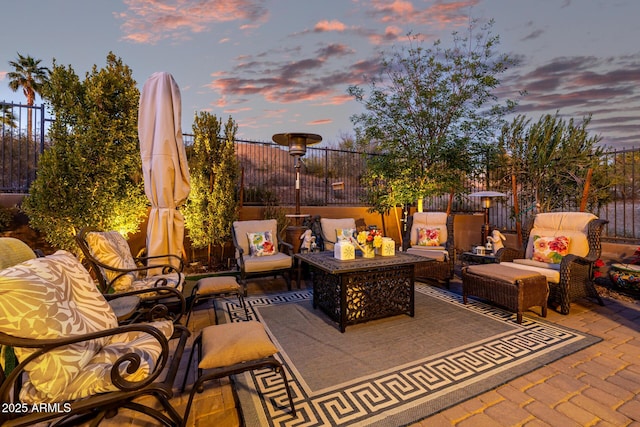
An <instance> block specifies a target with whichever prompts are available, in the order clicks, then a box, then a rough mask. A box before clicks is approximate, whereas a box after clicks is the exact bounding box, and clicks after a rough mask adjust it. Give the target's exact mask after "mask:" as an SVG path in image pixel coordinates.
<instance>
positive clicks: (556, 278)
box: [500, 260, 560, 283]
mask: <svg viewBox="0 0 640 427" xmlns="http://www.w3.org/2000/svg"><path fill="white" fill-rule="evenodd" d="M500 265H504V266H505V267H512V268H519V269H520V270H526V271H530V272H534V273H538V274H542V275H543V276H545V277H546V278H547V282H549V283H560V271H559V270H554V269H552V268H545V267H537V266H534V265H530V264H524V263H516V262H515V260H514V262H501V263H500Z"/></svg>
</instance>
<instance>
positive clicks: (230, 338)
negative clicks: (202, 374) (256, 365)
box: [198, 320, 278, 369]
mask: <svg viewBox="0 0 640 427" xmlns="http://www.w3.org/2000/svg"><path fill="white" fill-rule="evenodd" d="M277 352H278V349H277V348H276V346H275V345H273V343H272V342H271V340H270V339H269V336H268V335H267V333H266V332H265V330H264V327H263V326H262V324H261V323H260V322H256V321H254V320H252V321H249V322H238V323H225V324H223V325H212V326H207V327H206V328H204V329H203V330H202V360H201V361H200V364H199V365H198V367H199V368H200V369H213V368H219V367H223V366H230V365H235V364H236V363H240V362H246V361H249V360H259V359H262V358H265V357H268V356H271V355H273V354H275V353H277Z"/></svg>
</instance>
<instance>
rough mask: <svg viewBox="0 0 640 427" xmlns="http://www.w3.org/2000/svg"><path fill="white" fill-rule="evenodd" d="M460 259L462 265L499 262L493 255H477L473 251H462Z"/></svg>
mask: <svg viewBox="0 0 640 427" xmlns="http://www.w3.org/2000/svg"><path fill="white" fill-rule="evenodd" d="M460 261H462V264H463V265H476V264H497V263H499V260H498V258H496V257H495V255H478V254H474V253H473V252H462V254H460Z"/></svg>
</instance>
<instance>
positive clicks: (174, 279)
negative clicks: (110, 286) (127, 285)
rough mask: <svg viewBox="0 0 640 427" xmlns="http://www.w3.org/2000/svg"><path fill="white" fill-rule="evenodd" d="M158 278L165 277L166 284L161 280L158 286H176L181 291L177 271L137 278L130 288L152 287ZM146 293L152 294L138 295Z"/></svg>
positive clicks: (181, 283)
mask: <svg viewBox="0 0 640 427" xmlns="http://www.w3.org/2000/svg"><path fill="white" fill-rule="evenodd" d="M160 279H167V284H166V285H165V284H163V283H162V282H161V283H160V284H159V286H171V287H173V288H176V289H177V290H179V291H182V285H183V282H182V281H181V280H180V274H179V273H168V274H157V275H155V276H149V277H144V278H140V279H137V280H135V281H134V282H133V283H132V284H131V290H138V289H149V288H153V287H155V286H156V284H157V283H158V280H160ZM147 295H153V293H151V294H141V295H140V297H142V298H143V297H145V296H147Z"/></svg>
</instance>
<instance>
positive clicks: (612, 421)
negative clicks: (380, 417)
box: [101, 279, 640, 427]
mask: <svg viewBox="0 0 640 427" xmlns="http://www.w3.org/2000/svg"><path fill="white" fill-rule="evenodd" d="M461 287H462V284H461V281H460V280H459V279H454V280H453V281H452V283H451V290H452V291H453V292H456V293H460V292H461ZM294 288H295V284H294ZM303 288H304V284H303ZM285 289H286V286H285V284H284V281H282V280H273V279H255V280H253V281H250V282H249V285H248V294H249V295H256V294H260V293H269V292H282V291H284V290H285ZM604 300H605V306H604V307H603V306H600V305H598V304H597V303H595V302H591V301H589V300H581V301H579V302H577V303H574V304H572V306H571V313H570V314H569V315H568V316H563V315H561V314H559V313H557V312H555V311H554V310H549V314H548V317H547V319H546V320H547V321H549V322H552V323H556V324H558V325H560V326H564V327H568V328H573V329H576V330H578V331H582V332H585V333H588V334H591V335H594V336H597V337H600V338H602V341H600V342H599V343H596V344H594V345H592V346H591V347H588V348H586V349H584V350H580V351H578V352H576V353H573V354H571V355H568V356H566V357H564V358H562V359H560V360H557V361H555V362H552V363H550V364H548V365H546V366H544V367H542V368H540V369H537V370H534V371H532V372H530V373H528V374H525V375H523V376H521V377H518V378H516V379H514V380H511V381H509V382H507V383H505V384H503V385H501V386H499V387H497V388H495V389H493V390H490V391H487V392H485V393H483V394H480V395H478V396H476V397H473V398H471V399H469V400H466V401H464V402H462V403H460V404H458V405H456V406H453V407H450V408H448V409H445V410H443V411H442V412H440V413H437V414H435V415H433V416H431V417H429V418H426V419H424V420H422V421H420V422H417V423H415V424H412V426H421V427H426V426H429V427H431V426H460V427H464V426H483V425H487V426H489V425H491V426H514V425H524V426H545V425H548V426H557V425H563V426H571V425H576V426H587V425H598V426H631V425H639V426H640V304H639V302H638V301H635V302H629V301H621V300H616V299H610V298H606V297H605V299H604ZM525 316H532V317H537V316H538V314H537V313H535V312H525ZM214 319H215V315H214V311H213V308H212V305H211V303H210V302H205V303H203V304H202V305H200V306H199V307H197V308H196V310H195V311H194V313H193V316H192V319H191V322H190V324H189V329H190V330H191V331H196V330H200V329H201V328H203V327H205V326H207V325H209V324H213V323H214V322H215V320H214ZM194 336H195V334H194ZM192 338H193V337H192ZM189 351H190V348H187V350H186V352H185V357H183V365H182V368H181V371H180V373H179V374H178V377H177V379H176V382H175V384H176V386H179V385H180V384H182V379H183V376H184V375H185V373H186V372H187V366H186V365H187V361H188V352H189ZM194 372H195V369H194V368H193V367H192V369H191V370H190V371H189V376H190V377H189V380H188V382H187V384H191V383H192V382H193V375H194ZM189 390H190V389H189V386H187V390H185V392H184V393H182V394H181V393H179V390H176V396H175V397H174V398H173V399H172V403H173V404H174V406H175V407H176V409H177V410H178V412H179V413H183V412H184V407H185V405H186V401H187V399H188V393H189ZM236 407H237V404H236V401H235V393H234V392H233V389H232V385H231V383H230V381H229V380H228V379H224V380H220V381H213V382H210V383H208V384H207V386H206V388H205V391H204V392H203V393H201V394H197V395H196V398H195V400H194V405H193V406H192V408H191V415H190V417H189V420H188V424H187V425H189V426H220V427H233V426H239V425H241V422H240V418H239V415H238V410H237V408H236ZM101 425H105V426H144V427H147V426H152V425H153V424H152V423H151V421H150V420H149V419H145V417H144V416H142V415H139V414H133V413H131V412H129V411H125V410H123V411H121V412H120V413H119V414H118V415H117V416H116V417H114V418H112V419H109V420H106V421H105V422H103V423H102V424H101ZM248 427H254V426H248Z"/></svg>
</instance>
